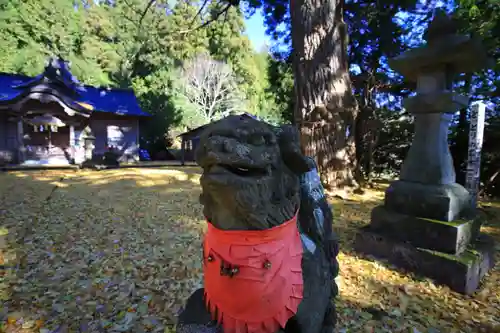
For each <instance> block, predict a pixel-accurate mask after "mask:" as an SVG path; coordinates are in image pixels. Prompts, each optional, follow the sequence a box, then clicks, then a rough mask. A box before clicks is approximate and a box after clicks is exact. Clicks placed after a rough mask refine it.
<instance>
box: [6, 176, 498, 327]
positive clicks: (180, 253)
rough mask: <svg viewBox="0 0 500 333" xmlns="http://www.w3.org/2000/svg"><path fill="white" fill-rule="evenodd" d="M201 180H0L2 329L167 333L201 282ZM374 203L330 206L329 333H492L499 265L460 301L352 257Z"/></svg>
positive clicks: (370, 196) (373, 198)
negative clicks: (332, 327) (334, 288)
mask: <svg viewBox="0 0 500 333" xmlns="http://www.w3.org/2000/svg"><path fill="white" fill-rule="evenodd" d="M198 179H199V171H198V169H197V168H195V167H185V168H170V169H161V168H157V169H153V168H148V169H132V168H131V169H118V170H108V171H101V172H94V171H79V172H74V171H56V170H51V171H36V172H34V171H31V172H13V173H4V174H0V183H1V184H2V187H1V189H0V221H1V226H2V229H0V241H1V240H2V239H3V240H4V241H5V244H6V246H5V247H3V248H2V247H0V260H2V261H3V263H0V265H3V266H2V267H4V269H3V271H2V273H3V275H1V274H0V302H2V303H0V304H3V307H0V323H1V324H0V332H26V333H27V332H37V333H38V332H41V333H52V332H59V333H64V332H134V333H136V332H137V333H141V332H159V333H173V329H172V325H173V324H174V323H175V317H176V314H177V313H178V311H179V310H180V308H181V306H182V305H183V304H184V302H185V300H186V298H187V297H188V296H189V295H190V294H191V292H192V291H194V290H195V289H196V288H198V287H199V286H201V283H202V267H201V260H200V258H201V237H202V234H203V231H204V228H205V222H204V221H203V219H202V216H203V215H202V209H201V206H200V205H199V203H198V195H199V184H198ZM382 198H383V188H380V189H378V190H377V191H370V190H368V191H366V192H365V193H364V194H363V195H352V196H350V197H348V198H347V199H346V200H333V206H334V216H335V223H334V227H335V230H336V232H337V233H338V235H339V237H340V239H341V249H342V251H341V253H340V254H339V257H338V258H339V262H340V267H341V274H340V276H339V277H338V278H337V282H338V285H339V287H340V295H339V297H338V299H337V301H336V303H337V313H338V317H339V319H338V325H337V327H338V329H337V331H338V332H355V333H360V332H361V333H362V332H405V333H407V332H413V333H418V332H421V333H424V332H426V333H430V332H443V333H444V332H446V333H448V332H500V328H499V326H498V325H499V322H500V318H499V316H500V315H499V314H500V294H499V293H498V284H499V282H500V274H499V273H500V272H499V268H498V266H497V267H496V268H495V270H493V271H492V272H491V273H490V274H489V276H488V277H487V278H486V280H485V282H484V286H483V288H482V289H481V290H480V291H479V292H478V293H477V294H476V295H474V296H471V297H466V296H462V295H458V294H455V293H453V292H450V290H449V289H447V288H446V287H441V286H436V285H434V284H433V283H432V282H430V281H428V280H426V279H417V278H415V277H412V276H410V275H408V274H404V273H403V272H400V271H398V270H396V269H394V268H393V267H391V266H390V265H388V264H386V263H383V262H379V261H375V260H367V259H363V258H359V257H357V256H356V254H355V253H354V252H353V251H352V250H351V248H352V242H353V240H354V237H355V235H356V230H357V228H358V227H360V226H363V225H365V224H366V223H368V222H369V219H370V211H371V209H372V208H373V207H375V206H376V205H377V204H379V203H380V200H382ZM488 207H489V209H488V214H489V215H490V216H492V218H490V221H493V220H495V219H496V220H497V221H499V220H500V218H499V216H500V214H499V213H498V211H500V210H498V209H497V210H495V207H494V206H493V205H489V206H488ZM495 214H496V215H495ZM486 228H488V229H485V230H489V231H490V232H491V233H492V234H493V235H496V233H497V232H498V230H500V229H499V226H498V225H495V224H494V223H493V222H492V223H490V224H488V225H487V226H486ZM499 235H500V234H499ZM2 237H3V238H2ZM499 238H500V237H499Z"/></svg>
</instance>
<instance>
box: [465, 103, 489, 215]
mask: <svg viewBox="0 0 500 333" xmlns="http://www.w3.org/2000/svg"><path fill="white" fill-rule="evenodd" d="M471 109H472V110H471V111H472V112H471V116H470V128H469V152H468V154H467V156H468V157H467V176H466V181H465V188H466V189H467V190H468V191H469V193H470V198H471V208H472V209H474V210H475V209H476V208H477V194H478V190H479V183H480V178H479V176H480V172H481V149H482V147H483V134H484V119H485V114H486V105H485V104H484V103H482V102H476V103H474V104H472V107H471Z"/></svg>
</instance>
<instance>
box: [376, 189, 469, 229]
mask: <svg viewBox="0 0 500 333" xmlns="http://www.w3.org/2000/svg"><path fill="white" fill-rule="evenodd" d="M385 206H386V208H387V209H389V210H392V211H394V212H396V213H400V214H406V215H412V216H418V217H421V218H428V219H433V220H440V221H447V222H449V221H453V220H456V219H457V218H458V217H459V216H464V215H468V214H469V212H470V195H469V192H468V191H467V190H466V189H465V188H464V187H463V186H462V185H460V184H456V183H453V184H446V185H430V184H422V183H415V182H407V181H403V180H398V181H395V182H393V183H392V184H391V185H390V186H389V188H388V189H387V190H386V192H385Z"/></svg>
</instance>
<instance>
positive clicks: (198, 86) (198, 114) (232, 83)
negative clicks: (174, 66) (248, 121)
mask: <svg viewBox="0 0 500 333" xmlns="http://www.w3.org/2000/svg"><path fill="white" fill-rule="evenodd" d="M180 94H181V95H182V96H183V97H184V98H185V100H186V101H187V102H188V104H189V106H190V107H191V108H192V109H193V113H192V114H191V115H188V118H190V119H189V120H187V121H189V122H190V123H191V125H194V126H199V125H203V124H206V123H209V122H212V121H214V120H216V119H219V118H222V117H225V116H227V115H229V114H230V113H231V112H233V111H236V110H237V109H238V108H240V106H241V100H242V98H241V96H239V94H238V89H237V85H236V80H235V77H234V75H233V72H232V70H231V67H230V66H229V65H227V64H225V63H223V62H219V61H215V60H213V59H212V58H210V56H208V55H200V56H198V57H196V58H195V59H193V60H192V61H191V62H189V63H188V64H187V66H186V67H185V68H184V69H183V70H182V71H181V78H180Z"/></svg>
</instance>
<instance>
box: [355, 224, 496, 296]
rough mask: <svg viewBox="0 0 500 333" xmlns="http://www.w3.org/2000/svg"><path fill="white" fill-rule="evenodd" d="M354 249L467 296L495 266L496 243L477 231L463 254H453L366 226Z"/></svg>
mask: <svg viewBox="0 0 500 333" xmlns="http://www.w3.org/2000/svg"><path fill="white" fill-rule="evenodd" d="M355 250H356V251H357V252H359V253H362V254H365V255H371V256H374V257H376V258H379V259H384V260H386V261H388V262H389V263H390V264H392V265H395V266H396V267H399V268H402V269H406V270H408V271H409V272H411V273H414V274H416V275H419V276H423V277H428V278H430V279H433V280H434V281H435V282H436V283H438V284H443V285H446V286H449V287H450V289H452V290H453V291H456V292H458V293H461V294H466V295H470V294H472V293H474V292H475V291H476V290H477V289H478V288H479V285H480V282H481V280H482V278H483V277H484V276H485V275H486V273H488V271H489V270H491V269H492V268H493V267H494V265H495V263H494V257H495V243H494V241H493V239H492V238H491V237H489V236H487V235H484V234H480V235H479V236H478V237H477V239H476V240H474V241H473V242H472V243H471V244H470V245H469V246H468V247H467V249H466V250H465V251H464V252H463V253H461V254H459V255H453V254H448V253H443V252H438V251H431V250H428V249H423V248H417V247H414V246H412V245H411V244H409V243H404V242H401V241H398V240H396V239H394V238H391V237H390V236H387V235H385V234H384V233H383V232H381V231H379V230H375V229H374V228H373V227H372V226H370V225H369V226H366V227H363V228H361V230H359V232H358V234H357V236H356V241H355Z"/></svg>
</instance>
